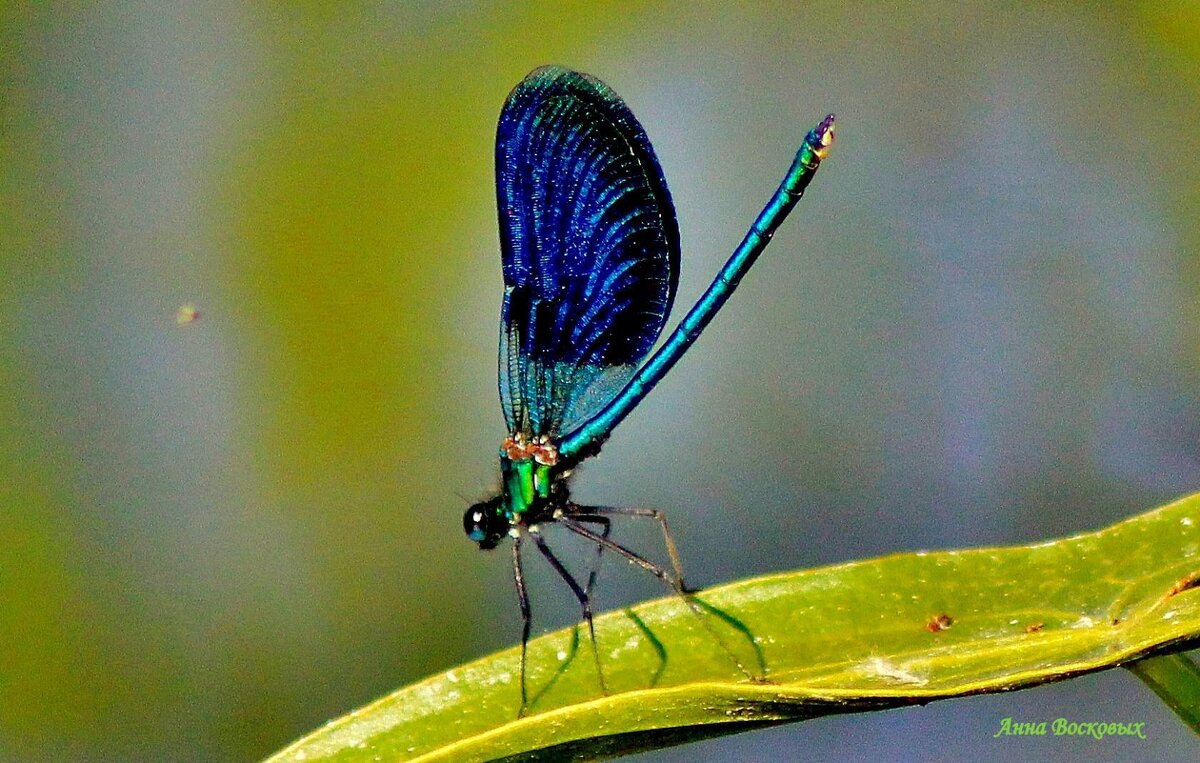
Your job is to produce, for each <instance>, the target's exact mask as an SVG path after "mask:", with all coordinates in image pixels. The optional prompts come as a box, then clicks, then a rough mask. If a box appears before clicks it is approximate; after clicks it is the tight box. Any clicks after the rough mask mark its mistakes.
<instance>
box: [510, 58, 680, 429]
mask: <svg viewBox="0 0 1200 763" xmlns="http://www.w3.org/2000/svg"><path fill="white" fill-rule="evenodd" d="M496 194H497V198H498V202H499V212H500V251H501V257H502V259H503V266H504V303H503V306H502V308H501V320H500V400H501V404H502V406H503V408H504V418H505V420H506V422H507V424H508V427H509V431H510V432H512V433H524V434H526V435H543V434H544V435H550V436H552V437H553V436H555V435H558V434H560V433H562V432H564V431H565V430H568V429H570V428H571V427H573V426H574V425H575V424H578V423H580V422H582V421H583V420H585V419H586V418H587V417H588V416H590V415H591V414H593V413H595V412H596V411H597V410H599V408H601V407H602V406H603V405H604V404H605V403H606V402H608V400H609V399H611V398H612V396H613V395H615V394H616V393H617V392H618V391H620V388H621V387H622V386H624V384H625V382H627V381H628V380H629V378H630V377H631V376H632V375H633V372H634V371H635V370H636V368H637V365H638V363H639V362H640V361H641V360H642V358H643V357H645V355H646V353H647V352H648V351H649V350H650V347H651V346H652V345H653V344H654V341H655V340H656V339H657V338H658V335H659V333H660V332H661V331H662V328H663V324H664V323H665V322H666V320H667V315H668V314H669V313H670V311H671V302H672V301H673V300H674V298H675V287H676V285H677V283H678V280H679V226H678V224H677V223H676V221H675V209H674V207H673V206H672V204H671V196H670V194H669V193H668V191H667V184H666V182H665V181H664V180H663V176H662V170H661V169H660V168H659V166H658V159H657V158H655V156H654V149H652V148H651V147H650V141H649V139H648V138H647V137H646V133H645V131H644V130H643V129H642V126H641V125H640V124H638V121H637V120H636V119H635V118H634V116H633V113H632V112H630V111H629V107H627V106H626V105H625V104H624V102H622V101H621V99H620V98H619V97H617V95H616V93H614V92H613V91H612V90H610V89H609V88H608V86H606V85H605V84H604V83H603V82H600V81H599V80H597V79H595V78H593V77H590V76H588V75H586V74H581V73H579V72H574V71H570V70H568V69H562V68H559V67H543V68H541V69H537V70H535V71H534V72H532V73H531V74H530V75H529V76H528V77H526V78H525V79H524V80H522V81H521V83H520V84H519V85H517V86H516V88H514V89H513V91H512V93H511V94H510V95H509V97H508V100H507V101H506V102H505V104H504V110H503V111H502V112H501V114H500V124H499V126H498V128H497V131H496Z"/></svg>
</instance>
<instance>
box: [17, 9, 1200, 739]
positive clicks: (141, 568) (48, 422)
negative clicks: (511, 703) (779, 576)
mask: <svg viewBox="0 0 1200 763" xmlns="http://www.w3.org/2000/svg"><path fill="white" fill-rule="evenodd" d="M1098 9H1101V10H1098ZM551 62H553V63H561V64H565V65H569V66H572V67H575V68H578V69H582V70H584V71H587V72H590V73H592V74H595V75H596V76H598V77H600V78H602V79H604V80H605V81H606V82H608V83H609V84H610V85H611V86H612V87H613V88H614V89H616V91H617V92H618V93H620V94H621V95H622V96H623V97H624V98H625V100H626V101H627V102H628V103H629V105H630V106H631V108H632V109H633V111H634V112H635V113H636V114H637V115H638V117H639V118H640V120H641V121H642V123H643V124H644V125H645V128H646V130H647V132H648V133H649V135H650V137H651V140H652V141H653V142H654V145H655V148H656V149H657V152H658V155H659V158H660V160H661V162H662V165H663V168H664V172H665V174H666V176H667V179H668V182H669V183H670V186H671V189H672V192H673V194H674V198H675V202H676V205H677V207H678V215H679V220H680V226H681V229H682V235H683V247H684V261H683V274H682V278H681V285H680V293H679V298H678V300H677V311H679V312H678V313H677V315H681V314H682V310H683V309H685V308H686V307H687V306H688V305H690V303H691V302H692V300H693V299H695V297H696V296H698V295H699V293H700V291H701V290H702V289H703V288H704V286H705V285H706V284H707V282H708V280H709V278H711V276H712V275H713V274H714V272H715V271H716V269H717V268H718V267H719V265H720V264H721V263H722V262H724V260H725V258H726V257H727V256H728V254H729V251H730V250H731V249H732V247H733V246H734V245H735V244H736V243H737V242H738V240H739V239H740V237H741V236H742V234H743V232H744V231H745V229H746V227H747V225H748V224H749V223H750V221H751V220H752V219H753V217H754V215H755V214H756V213H757V212H758V210H759V209H760V207H761V205H762V203H763V202H764V201H765V200H766V197H767V195H768V194H769V193H770V192H771V190H773V188H774V186H775V184H776V183H777V182H778V179H779V177H780V176H781V174H782V173H783V171H784V170H785V169H786V167H787V165H788V163H789V162H790V160H791V157H792V154H793V153H794V151H795V149H796V147H797V145H798V143H799V141H800V140H801V138H802V137H803V135H804V132H805V131H806V130H807V129H808V128H809V127H811V126H812V125H813V124H815V122H816V121H817V120H818V119H820V118H821V117H822V116H823V115H824V114H825V113H826V112H828V111H835V112H837V114H838V120H839V122H838V145H837V147H836V149H835V152H834V154H833V156H832V157H831V159H830V160H829V162H828V163H827V164H826V165H825V168H824V169H823V170H822V172H821V174H820V176H819V177H818V178H817V179H816V181H815V182H814V184H813V186H812V187H811V189H810V193H809V196H808V198H806V199H805V201H804V202H802V205H801V207H800V208H799V209H798V210H797V212H796V214H795V215H794V217H793V218H792V219H791V220H789V222H788V224H787V225H786V226H785V228H784V229H783V230H782V231H781V232H780V233H779V234H778V236H777V237H776V239H775V243H774V244H773V245H772V246H771V248H770V250H769V251H768V253H767V254H766V255H765V256H764V258H763V260H762V261H761V262H760V263H759V264H758V265H757V266H756V267H755V269H754V271H753V272H751V274H750V275H749V276H748V277H747V278H746V280H745V282H744V283H743V286H742V290H741V291H739V293H738V294H737V296H735V297H734V298H733V300H732V301H731V303H730V305H729V306H728V307H727V309H726V310H725V311H724V312H723V313H722V314H721V315H720V317H719V318H718V319H717V320H716V321H715V323H714V324H713V325H712V327H711V328H710V329H709V331H708V333H707V334H706V335H705V336H704V337H703V338H702V339H701V340H700V341H699V343H698V344H697V345H696V347H695V348H694V350H693V351H692V352H691V353H690V354H689V355H688V356H687V358H686V359H685V360H684V361H683V362H681V363H680V365H679V367H678V368H677V369H676V370H675V371H674V372H672V374H671V375H670V376H669V377H668V378H667V380H666V381H664V382H663V384H662V385H661V386H660V387H659V388H658V389H657V390H655V392H654V393H653V394H652V395H651V396H650V397H649V398H648V399H647V400H646V401H645V402H644V403H643V404H642V405H641V406H640V407H639V409H638V410H637V411H636V412H635V413H634V415H632V416H631V417H630V418H629V420H628V421H627V422H626V423H625V424H623V425H622V426H621V428H620V429H618V430H617V432H616V434H615V435H614V436H613V438H612V439H611V441H610V442H609V443H608V445H607V446H606V448H605V451H604V454H603V456H602V457H601V458H599V459H597V460H596V461H595V462H594V463H589V464H588V465H587V467H586V468H585V469H583V470H581V474H580V477H579V479H578V480H577V483H576V495H577V497H578V498H579V499H580V500H581V501H585V502H588V501H590V502H594V503H604V504H618V505H632V506H653V507H658V508H662V509H664V510H666V511H667V512H668V514H669V516H670V517H671V519H672V521H673V526H674V529H675V532H676V536H677V539H678V541H679V544H680V548H681V549H682V553H683V556H684V564H685V567H686V568H687V569H688V571H689V577H690V578H691V580H692V582H693V583H695V584H701V585H711V584H716V583H720V582H725V581H729V580H733V579H736V578H740V577H745V576H750V575H755V574H759V573H766V572H771V571H777V570H786V569H794V568H800V567H807V566H813V565H818V564H825V563H832V562H839V561H843V560H849V559H857V558H862V557H870V556H873V555H878V554H883V553H888V552H892V551H897V550H905V549H917V548H939V547H958V546H969V545H980V544H1007V543H1017V542H1022V541H1033V540H1038V539H1044V538H1048V537H1052V536H1058V535H1063V534H1069V533H1073V532H1076V531H1080V530H1085V529H1090V528H1095V527H1099V526H1103V525H1105V524H1108V523H1111V522H1113V521H1116V520H1118V519H1121V518H1123V517H1126V516H1129V515H1131V514H1134V513H1138V512H1141V511H1143V510H1146V509H1149V508H1151V507H1153V506H1155V505H1158V504H1160V503H1163V502H1165V501H1167V500H1169V499H1172V498H1175V497H1177V496H1179V495H1182V494H1185V493H1188V492H1191V491H1194V490H1196V489H1198V488H1200V448H1198V446H1197V439H1198V436H1200V416H1198V415H1197V410H1198V408H1197V403H1198V402H1200V400H1198V399H1197V398H1198V395H1197V391H1196V385H1195V384H1194V379H1195V377H1196V372H1197V368H1198V365H1200V354H1198V349H1200V316H1198V314H1197V309H1196V308H1197V299H1198V297H1200V287H1198V283H1197V270H1198V269H1197V262H1198V260H1197V257H1196V255H1195V252H1196V251H1197V248H1198V245H1200V224H1198V222H1197V220H1200V215H1198V212H1200V192H1198V191H1197V186H1196V182H1195V178H1196V177H1197V176H1198V175H1200V141H1198V140H1197V136H1198V131H1197V129H1196V125H1197V122H1198V121H1200V100H1198V99H1197V94H1198V92H1200V12H1198V11H1197V9H1196V6H1195V5H1193V4H1190V3H1184V2H1175V3H1170V2H1166V3H1153V4H1151V3H1132V4H1122V5H1121V9H1120V10H1118V9H1117V8H1116V7H1115V6H1113V7H1109V6H1106V5H1097V4H1092V3H1072V2H1064V3H1051V4H1041V3H1026V4H1004V5H1003V8H1002V9H997V7H995V4H994V3H984V2H978V3H955V4H946V3H933V2H926V3H912V4H901V3H887V4H870V5H866V6H861V7H855V8H850V7H845V8H843V7H840V6H838V5H836V4H833V5H829V4H825V5H819V4H800V3H779V4H761V5H756V6H753V7H751V6H748V5H742V4H738V5H736V6H735V5H733V4H709V3H691V2H680V3H671V4H661V3H660V4H637V5H633V4H626V3H616V2H608V3H606V2H586V3H584V2H567V3H563V2H555V3H549V2H543V3H528V4H522V5H520V6H519V7H510V6H509V4H505V3H465V2H458V3H454V2H450V3H447V2H437V3H434V2H409V3H383V2H374V3H354V4H340V5H339V6H338V7H337V8H336V9H332V8H329V7H326V5H324V4H320V3H310V4H299V5H292V4H263V5H258V6H245V5H242V4H237V3H220V2H201V3H179V2H149V1H147V2H114V3H101V4H96V5H94V6H80V5H63V6H59V7H44V6H43V5H41V4H31V3H21V2H17V3H10V4H5V6H4V8H3V9H2V10H0V275H2V277H3V283H4V287H3V289H0V326H2V327H3V328H2V329H0V384H2V385H3V386H2V389H3V390H4V393H3V395H0V453H3V458H2V459H0V465H2V468H3V472H2V473H0V496H3V503H2V504H0V506H2V511H3V521H0V758H3V759H4V760H13V761H40V760H168V759H169V760H179V761H184V760H197V761H208V760H249V759H253V758H258V757H262V756H264V755H266V754H268V753H270V752H271V751H273V750H275V749H277V748H279V747H280V746H282V745H284V744H285V743H287V742H288V741H290V740H292V739H293V738H295V737H297V736H298V735H300V734H301V733H303V732H306V731H308V730H310V729H311V728H313V727H315V726H317V725H319V724H320V723H322V722H323V721H325V720H327V719H329V718H331V717H335V716H338V715H341V714H342V713H344V712H346V711H348V710H350V709H352V708H354V707H356V706H358V705H360V704H363V703H365V702H367V701H369V700H371V699H373V698H375V697H377V696H379V695H381V694H384V693H386V692H388V691H390V690H392V689H394V688H396V687H399V686H401V685H403V684H405V683H408V682H410V681H413V680H415V679H418V678H420V677H422V676H424V675H426V674H428V673H431V672H434V671H438V670H442V669H445V668H447V667H450V666H453V665H455V664H457V663H459V662H462V661H465V660H469V659H472V658H475V657H478V656H482V655H484V654H486V653H488V652H490V651H492V650H495V649H498V648H501V647H505V646H508V645H511V644H513V643H515V642H516V640H517V638H518V636H519V626H520V619H519V614H518V611H517V607H516V602H515V595H514V593H513V587H512V581H511V579H510V571H509V567H508V560H507V555H506V554H481V553H479V552H478V551H476V550H475V549H474V547H473V546H472V544H470V543H469V542H468V541H467V540H466V539H465V538H464V537H463V535H462V529H461V525H460V517H461V512H462V510H463V508H464V506H465V504H466V503H467V502H468V501H470V500H474V499H477V498H479V497H480V496H482V495H483V494H484V493H485V492H487V491H488V490H489V489H490V488H491V487H492V486H493V485H494V482H495V479H496V477H495V470H496V465H495V452H496V448H497V445H498V443H499V441H500V439H501V438H502V437H503V435H504V431H503V428H504V427H503V419H502V417H501V415H500V410H499V405H498V401H497V395H496V381H495V362H496V358H495V354H496V338H497V316H498V310H499V302H500V268H499V257H498V244H497V234H496V212H495V201H494V189H493V175H492V173H493V168H492V142H493V138H494V130H495V120H496V117H497V114H498V113H499V109H500V106H501V104H502V103H503V100H504V98H505V96H506V95H507V93H508V91H509V89H510V88H511V87H512V86H513V85H514V84H516V82H518V81H519V80H520V79H521V77H523V76H524V75H525V74H526V73H527V72H528V71H529V70H530V69H532V68H534V67H535V66H538V65H540V64H544V63H551ZM187 302H192V303H195V304H196V306H197V307H198V308H199V310H200V312H201V317H200V319H199V320H198V321H196V322H195V323H193V324H191V325H187V326H182V327H180V326H177V325H176V324H175V311H176V309H177V308H178V307H179V306H180V305H181V304H184V303H187ZM619 532H620V535H619V537H620V538H621V539H622V540H624V541H626V542H629V543H632V544H634V545H639V546H641V547H644V548H647V549H655V548H657V546H656V545H655V543H656V542H657V541H656V538H655V536H654V534H653V532H652V528H643V529H642V530H639V529H638V528H636V527H631V528H626V529H625V530H622V531H619ZM531 575H532V577H533V578H534V581H533V595H534V597H535V606H536V607H537V614H538V615H539V617H540V619H539V621H538V626H537V627H538V630H539V631H540V630H542V629H549V628H557V627H562V626H565V625H568V624H570V623H572V622H573V621H574V619H575V617H576V616H577V609H576V607H575V605H574V603H573V601H572V600H571V599H570V597H569V595H568V594H567V592H566V591H565V589H563V587H562V586H561V585H560V584H559V583H558V582H557V581H556V580H555V579H554V577H553V575H552V573H551V572H550V571H549V570H544V569H540V568H537V567H534V568H533V569H531ZM659 594H660V590H659V588H658V587H657V586H656V584H655V581H653V580H651V579H649V576H643V575H639V574H637V572H636V571H634V570H631V569H628V568H627V567H626V566H625V565H621V564H611V565H610V566H609V567H607V568H606V572H605V574H604V576H603V578H602V582H601V589H600V594H599V596H600V605H601V608H609V607H613V606H618V605H621V604H624V603H628V602H630V601H635V600H639V599H641V598H645V597H649V596H657V595H659ZM1006 716H1011V717H1013V718H1014V719H1015V720H1034V721H1036V720H1053V719H1054V718H1056V717H1060V716H1065V717H1067V718H1069V719H1071V720H1077V721H1087V720H1101V721H1133V722H1137V721H1141V722H1145V723H1146V729H1147V733H1148V736H1149V739H1148V740H1146V741H1141V740H1130V739H1106V740H1103V741H1095V740H1089V739H1054V738H1045V739H1012V738H1007V739H993V734H994V733H995V731H996V730H997V729H998V727H999V721H1000V719H1001V718H1004V717H1006ZM1198 748H1200V745H1198V743H1197V740H1196V739H1195V738H1194V737H1193V736H1192V735H1191V734H1190V733H1189V732H1187V731H1186V730H1185V728H1184V727H1183V725H1182V724H1181V723H1180V722H1178V721H1177V720H1176V719H1175V718H1174V717H1173V716H1172V715H1171V714H1170V713H1169V712H1168V711H1167V710H1166V709H1165V708H1164V707H1163V706H1162V705H1161V703H1159V702H1158V700H1156V699H1155V698H1154V697H1153V696H1152V695H1151V694H1150V692H1149V691H1148V690H1147V689H1145V688H1144V687H1143V686H1142V685H1141V684H1140V683H1139V682H1137V681H1136V680H1135V679H1134V678H1133V677H1132V676H1130V675H1128V674H1125V673H1123V672H1110V673H1105V674H1100V675H1094V676H1089V677H1085V678H1081V679H1079V680H1075V681H1071V682H1068V683H1065V684H1061V685H1057V686H1050V687H1045V688H1040V689H1036V690H1030V691H1025V692H1020V693H1016V694H1010V695H1003V696H990V697H981V698H975V699H967V700H958V701H950V702H941V703H936V704H934V705H931V706H928V707H924V708H911V709H903V710H894V711H889V712H884V713H876V714H869V715H857V716H844V717H839V718H828V719H822V720H817V721H812V722H808V723H803V724H795V725H790V726H785V727H781V728H778V729H774V730H769V731H760V732H755V733H752V734H746V735H741V736H736V737H731V738H727V739H723V740H715V741H709V742H705V743H702V744H699V745H694V746H690V747H686V748H681V749H677V750H671V751H665V752H658V753H654V754H647V755H644V756H642V757H640V758H639V760H645V761H674V760H679V761H683V760H694V759H697V758H699V757H703V758H705V759H716V760H731V761H741V760H745V761H752V760H754V761H757V760H773V759H778V760H782V759H817V758H834V757H836V758H842V759H851V760H854V759H872V760H917V759H926V758H936V759H941V760H970V759H979V758H980V757H982V756H984V755H999V756H1003V757H1018V756H1020V757H1029V758H1038V759H1047V760H1098V759H1099V760H1104V759H1111V760H1121V759H1129V758H1138V759H1156V760H1193V759H1195V757H1196V754H1197V749H1198Z"/></svg>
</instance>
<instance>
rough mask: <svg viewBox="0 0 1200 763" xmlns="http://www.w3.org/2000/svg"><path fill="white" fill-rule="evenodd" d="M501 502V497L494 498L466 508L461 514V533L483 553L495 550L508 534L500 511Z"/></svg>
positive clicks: (506, 523) (506, 524)
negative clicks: (476, 544) (477, 545)
mask: <svg viewBox="0 0 1200 763" xmlns="http://www.w3.org/2000/svg"><path fill="white" fill-rule="evenodd" d="M502 500H503V496H496V497H495V498H492V499H490V500H487V501H482V502H480V503H477V504H474V505H472V506H469V507H467V510H466V512H465V513H463V531H464V532H466V534H467V537H468V538H470V539H471V540H473V541H475V542H476V543H478V544H479V548H480V549H482V550H484V551H490V550H491V549H493V548H495V547H496V544H498V543H499V542H500V539H501V538H503V537H504V535H505V534H506V533H507V532H508V520H507V519H506V518H505V517H504V513H503V512H502V511H501V510H500V505H501V502H502Z"/></svg>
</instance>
